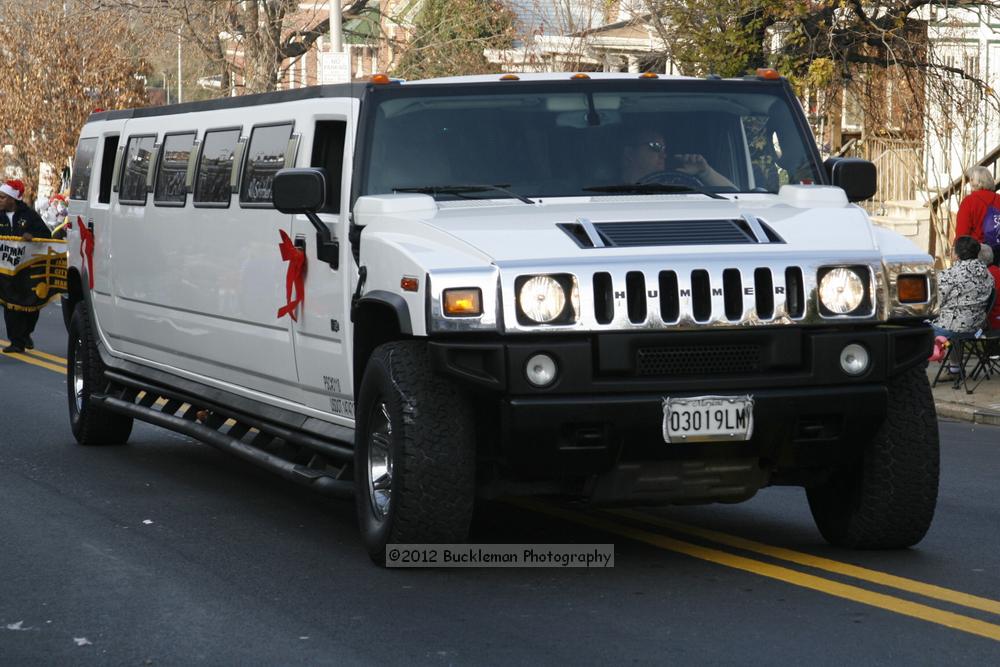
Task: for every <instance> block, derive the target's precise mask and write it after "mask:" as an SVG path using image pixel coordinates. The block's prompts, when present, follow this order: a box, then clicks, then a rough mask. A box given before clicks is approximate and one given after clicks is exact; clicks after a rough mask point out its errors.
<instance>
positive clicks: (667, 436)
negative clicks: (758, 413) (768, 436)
mask: <svg viewBox="0 0 1000 667" xmlns="http://www.w3.org/2000/svg"><path fill="white" fill-rule="evenodd" d="M752 435H753V397H752V396H748V395H744V396H691V397H687V398H665V399H663V440H664V441H665V442H668V443H676V442H709V441H711V442H738V441H741V440H749V439H750V436H752Z"/></svg>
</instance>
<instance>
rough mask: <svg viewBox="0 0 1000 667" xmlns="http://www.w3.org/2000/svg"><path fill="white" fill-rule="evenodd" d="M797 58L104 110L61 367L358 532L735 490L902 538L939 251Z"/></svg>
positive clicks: (835, 536) (413, 533) (392, 84)
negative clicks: (877, 202) (481, 501)
mask: <svg viewBox="0 0 1000 667" xmlns="http://www.w3.org/2000/svg"><path fill="white" fill-rule="evenodd" d="M874 190H875V169H874V166H873V165H872V164H871V163H868V162H864V161H861V160H849V159H830V160H827V161H826V162H825V163H824V162H823V161H822V160H821V158H820V155H819V153H818V151H817V148H816V146H815V143H814V142H813V140H812V136H811V134H810V132H809V129H808V126H807V124H806V120H805V117H804V115H803V113H802V110H801V108H800V106H799V105H798V103H797V101H796V99H795V98H794V96H793V94H792V91H791V90H790V88H789V86H788V84H787V82H786V81H784V80H783V79H781V78H780V77H779V76H777V75H776V74H775V73H774V72H773V71H771V70H762V71H759V72H758V74H757V75H756V76H748V77H745V78H742V79H719V78H718V77H709V78H706V79H690V78H668V77H658V76H656V75H654V74H644V75H633V74H590V75H587V74H576V75H570V74H536V75H502V76H501V75H492V76H475V77H457V78H448V79H437V80H428V81H413V82H400V81H395V80H390V79H389V78H387V77H385V76H376V77H374V78H373V79H372V80H371V81H369V82H365V83H356V84H351V85H337V86H323V87H315V88H305V89H301V90H294V91H287V92H277V93H271V94H264V95H257V96H248V97H236V98H229V99H220V100H212V101H206V102H194V103H189V104H181V105H176V106H166V107H156V108H145V109H133V110H125V111H106V112H99V113H94V114H93V115H92V116H91V117H90V119H89V120H88V122H87V123H86V125H85V126H84V128H83V131H82V133H81V137H80V142H79V146H78V148H77V152H76V158H75V164H74V169H73V178H72V193H71V203H70V217H71V219H72V220H74V221H75V224H74V229H73V232H72V234H71V250H70V264H71V266H70V291H69V293H68V295H67V298H66V299H65V301H64V312H65V314H66V317H67V323H68V326H69V331H70V337H69V350H68V360H69V363H68V393H69V412H70V418H71V423H72V430H73V433H74V435H75V437H76V439H77V440H78V441H79V442H80V443H81V444H84V445H101V444H120V443H124V442H125V441H126V440H127V439H128V436H129V433H130V430H131V427H132V421H133V419H140V420H144V421H147V422H151V423H153V424H157V425H160V426H163V427H166V428H168V429H173V430H175V431H178V432H180V433H184V434H187V435H189V436H192V437H194V438H196V439H199V440H202V441H204V442H207V443H209V444H211V445H214V446H217V447H220V448H222V449H224V450H228V451H230V452H232V453H233V454H235V455H237V456H239V457H242V458H244V459H247V460H250V461H253V462H255V463H258V464H261V465H263V466H265V467H267V468H270V469H272V470H274V471H276V472H278V473H279V474H281V475H283V476H284V477H286V478H287V479H289V480H293V481H297V482H299V483H302V484H305V485H308V486H311V487H313V488H315V489H317V490H319V491H323V492H326V493H330V494H334V495H343V496H350V495H353V496H354V497H355V499H356V504H357V512H358V518H359V523H360V526H361V531H362V534H363V538H364V542H365V545H366V547H367V549H368V551H369V553H370V554H371V555H372V557H373V559H375V560H376V561H377V562H384V551H385V546H386V544H388V543H431V542H459V541H462V540H463V539H465V537H466V535H467V531H468V528H469V524H470V521H471V517H472V510H473V503H474V500H475V498H476V497H477V496H480V497H496V496H499V495H506V494H517V495H526V494H550V495H556V496H560V497H572V498H577V499H586V500H588V501H589V502H590V503H593V504H594V505H610V504H637V505H660V504H670V503H707V502H739V501H743V500H746V499H748V498H750V497H752V496H753V495H754V494H755V493H756V492H757V491H758V490H759V489H761V488H762V487H765V486H768V485H798V486H802V487H804V488H805V489H806V491H807V496H808V501H809V505H810V507H811V509H812V513H813V515H814V517H815V519H816V523H817V526H818V527H819V530H820V532H821V533H822V534H823V536H824V537H825V538H826V539H827V540H828V541H830V542H831V543H834V544H839V545H848V546H854V547H859V548H898V547H905V546H909V545H912V544H915V543H916V542H918V541H919V540H920V539H921V538H922V537H923V535H924V534H925V532H926V531H927V529H928V527H929V525H930V522H931V519H932V516H933V513H934V507H935V503H936V496H937V481H938V440H937V426H936V421H935V412H934V404H933V401H932V399H931V394H930V389H929V386H928V382H927V379H926V377H925V373H924V367H925V363H926V359H927V356H928V353H929V351H930V348H931V339H932V336H931V329H930V328H929V326H928V325H927V324H926V323H925V320H926V319H927V318H928V317H929V316H931V315H933V313H934V311H935V309H936V301H937V285H936V281H935V277H934V271H933V266H932V260H931V257H929V256H928V255H926V254H924V253H922V252H920V251H919V250H918V249H917V248H916V247H914V246H913V245H912V244H911V243H910V242H909V241H907V240H905V239H904V238H902V237H900V236H898V235H896V234H894V233H892V232H890V231H887V230H885V229H881V228H879V227H876V226H874V225H873V224H872V223H871V221H870V220H869V218H868V216H867V215H866V214H865V211H864V210H863V209H861V208H859V207H858V206H856V205H854V204H852V203H851V202H854V201H859V200H863V199H866V198H868V197H870V196H871V195H872V194H873V193H874Z"/></svg>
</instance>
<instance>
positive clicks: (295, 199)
mask: <svg viewBox="0 0 1000 667" xmlns="http://www.w3.org/2000/svg"><path fill="white" fill-rule="evenodd" d="M271 195H272V197H273V200H274V207H275V208H276V209H278V210H279V211H281V212H282V213H290V214H293V215H294V214H296V213H315V212H316V211H318V210H320V209H321V208H323V206H324V205H325V204H326V169H319V168H307V169H280V170H279V171H278V173H277V174H275V175H274V183H273V184H272V185H271Z"/></svg>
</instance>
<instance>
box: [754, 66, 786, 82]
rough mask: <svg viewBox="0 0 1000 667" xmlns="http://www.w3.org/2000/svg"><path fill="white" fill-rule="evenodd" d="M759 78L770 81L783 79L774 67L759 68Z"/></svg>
mask: <svg viewBox="0 0 1000 667" xmlns="http://www.w3.org/2000/svg"><path fill="white" fill-rule="evenodd" d="M757 76H758V77H759V78H761V79H769V80H774V79H780V78H781V75H780V74H778V70H776V69H774V68H773V67H758V68H757Z"/></svg>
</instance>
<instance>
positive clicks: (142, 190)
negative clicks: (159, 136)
mask: <svg viewBox="0 0 1000 667" xmlns="http://www.w3.org/2000/svg"><path fill="white" fill-rule="evenodd" d="M155 143H156V137H155V136H152V135H150V136H144V137H132V138H130V139H129V140H128V144H127V146H126V148H125V155H124V158H123V159H124V160H125V165H124V168H123V169H122V182H121V185H120V186H119V187H118V201H119V202H120V203H122V204H135V205H138V206H145V205H146V175H147V173H148V172H149V158H150V157H151V155H152V153H153V145H154V144H155Z"/></svg>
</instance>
